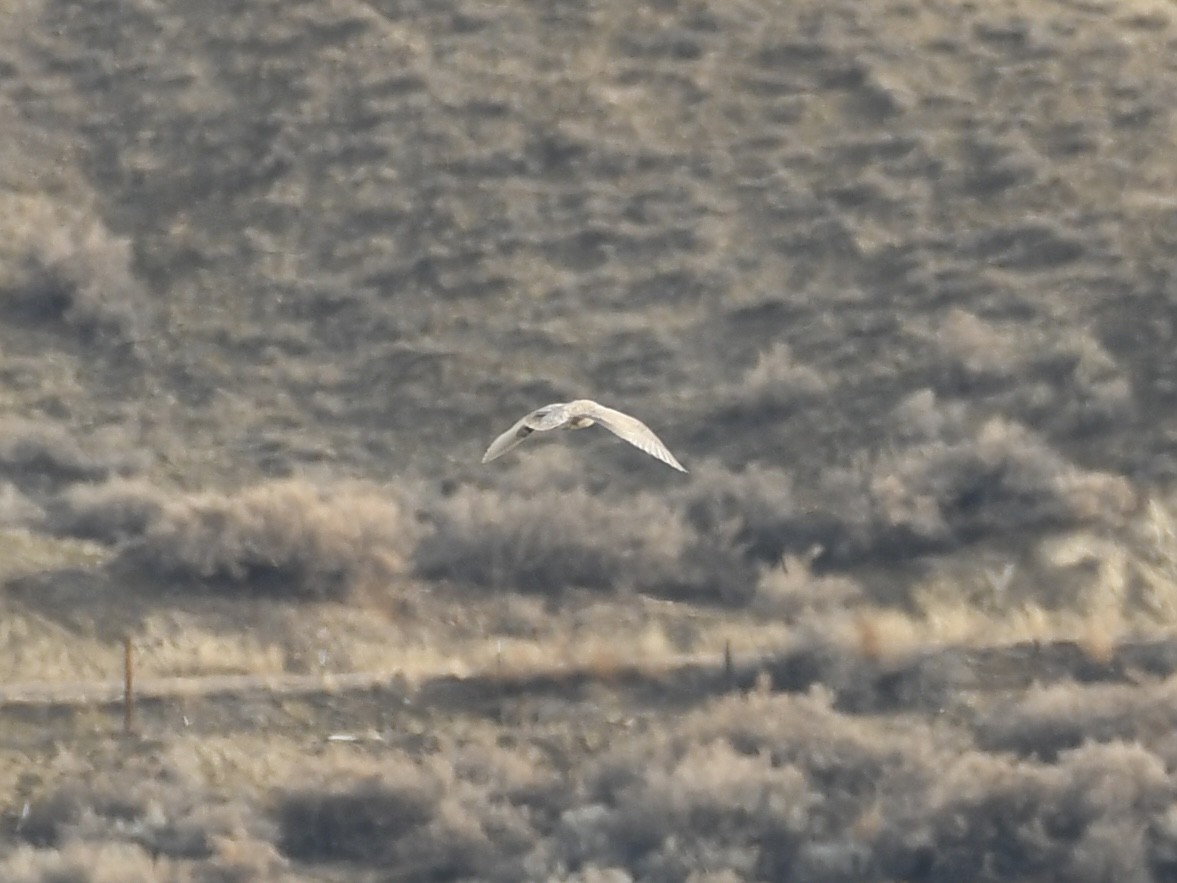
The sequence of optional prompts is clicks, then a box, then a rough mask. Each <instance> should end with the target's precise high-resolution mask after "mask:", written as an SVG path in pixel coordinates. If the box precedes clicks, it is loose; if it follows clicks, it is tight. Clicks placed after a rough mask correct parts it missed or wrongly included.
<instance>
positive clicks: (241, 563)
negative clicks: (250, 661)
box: [124, 479, 418, 600]
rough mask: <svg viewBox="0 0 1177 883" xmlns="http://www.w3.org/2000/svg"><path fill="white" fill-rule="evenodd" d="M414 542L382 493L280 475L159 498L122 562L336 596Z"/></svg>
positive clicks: (384, 571) (410, 525)
mask: <svg viewBox="0 0 1177 883" xmlns="http://www.w3.org/2000/svg"><path fill="white" fill-rule="evenodd" d="M417 538H418V526H417V523H416V521H415V519H414V518H413V516H412V515H411V514H410V513H408V512H407V511H406V510H405V508H404V506H403V505H402V503H401V502H400V501H399V500H397V499H395V498H393V497H391V496H389V495H387V494H386V493H384V492H380V491H377V490H376V489H375V488H373V487H368V486H364V485H342V486H332V487H318V486H315V485H313V484H310V483H308V482H306V481H301V480H296V479H289V480H281V481H273V482H267V483H264V484H259V485H255V486H253V487H248V488H245V489H243V490H241V491H238V492H233V493H199V494H192V495H190V496H184V497H180V498H178V499H170V500H166V501H165V502H164V503H163V504H162V506H161V507H160V509H159V511H158V512H157V513H155V514H154V516H153V517H152V518H151V520H150V522H149V524H148V525H147V528H146V531H145V532H144V534H143V536H142V538H141V539H140V540H139V541H138V542H136V543H134V544H133V545H132V546H131V547H129V548H128V550H127V552H126V553H124V560H126V561H129V562H133V563H134V564H135V565H136V566H138V567H139V568H144V569H146V570H148V571H153V572H155V573H157V574H159V575H160V576H163V577H165V578H168V579H178V580H182V581H186V582H195V583H199V584H202V585H206V586H209V587H213V588H220V589H224V590H229V591H235V592H248V593H257V594H271V595H277V596H281V597H289V598H305V599H319V600H342V599H344V598H347V597H349V596H351V595H352V594H353V593H355V592H356V591H357V590H358V589H361V588H366V587H371V586H372V585H373V584H374V583H379V582H380V581H382V580H385V579H387V578H389V577H391V576H394V575H396V574H399V573H403V572H404V571H405V569H406V568H407V566H408V562H409V559H410V556H411V555H412V553H413V549H414V546H415V544H416V542H417Z"/></svg>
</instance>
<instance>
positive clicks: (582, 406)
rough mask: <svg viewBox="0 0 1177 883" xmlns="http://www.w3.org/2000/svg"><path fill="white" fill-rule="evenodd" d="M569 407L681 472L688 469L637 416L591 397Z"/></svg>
mask: <svg viewBox="0 0 1177 883" xmlns="http://www.w3.org/2000/svg"><path fill="white" fill-rule="evenodd" d="M569 409H570V410H571V411H572V412H573V413H574V414H575V415H576V416H582V415H583V416H585V417H588V418H590V419H592V420H594V421H596V422H597V423H600V424H601V425H602V426H604V427H605V428H606V429H608V430H609V431H610V432H612V433H613V434H614V435H616V436H617V437H618V438H621V439H624V440H625V441H627V442H629V443H630V444H631V445H633V446H634V447H635V448H637V449H638V450H640V451H645V452H646V453H647V454H649V455H650V456H651V457H654V458H656V459H658V460H661V461H662V462H663V463H665V464H666V465H667V466H672V467H673V468H675V469H677V470H678V471H679V472H686V471H687V470H686V469H685V468H684V467H683V465H682V463H680V462H678V460H677V459H676V458H675V456H674V454H672V453H670V449H669V448H668V447H666V445H664V444H663V443H662V439H660V438H658V436H656V435H654V430H652V429H650V427H648V426H647V425H646V424H645V423H643V422H642V421H641V420H639V419H638V418H637V417H630V416H629V415H628V414H623V413H622V412H621V411H617V410H614V409H613V408H606V407H605V406H604V405H601V404H598V403H597V402H594V401H592V400H591V399H580V400H579V401H576V402H572V403H570V405H569Z"/></svg>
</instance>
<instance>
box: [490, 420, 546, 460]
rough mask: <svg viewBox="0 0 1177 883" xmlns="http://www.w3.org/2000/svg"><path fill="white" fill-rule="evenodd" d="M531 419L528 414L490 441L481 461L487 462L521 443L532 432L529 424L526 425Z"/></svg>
mask: <svg viewBox="0 0 1177 883" xmlns="http://www.w3.org/2000/svg"><path fill="white" fill-rule="evenodd" d="M530 420H531V415H530V414H528V415H527V416H526V417H524V418H523V419H522V420H520V421H519V422H518V423H516V424H515V425H514V426H512V427H511V428H510V429H508V430H507V431H506V432H504V433H503V434H502V435H500V436H499V437H498V438H496V439H495V440H494V441H492V442H491V443H490V447H489V448H487V449H486V453H485V454H483V455H482V462H483V463H489V462H490V461H491V460H494V459H497V458H498V457H501V456H503V454H505V453H507V451H509V450H511V449H512V448H514V447H516V446H517V445H519V444H522V442H523V439H525V438H527V437H528V436H529V435H531V434H532V433H533V432H535V430H534V429H532V428H531V427H530V426H528V425H527V423H528V421H530Z"/></svg>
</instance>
